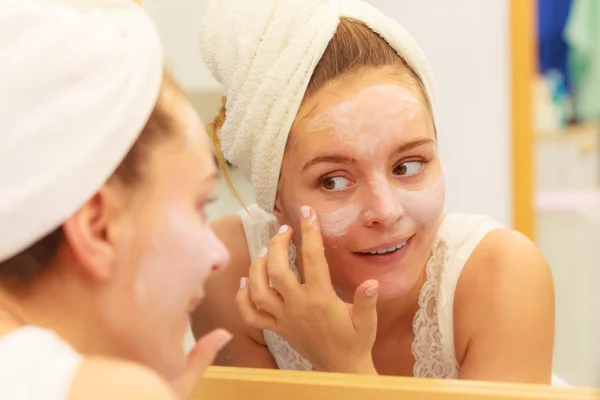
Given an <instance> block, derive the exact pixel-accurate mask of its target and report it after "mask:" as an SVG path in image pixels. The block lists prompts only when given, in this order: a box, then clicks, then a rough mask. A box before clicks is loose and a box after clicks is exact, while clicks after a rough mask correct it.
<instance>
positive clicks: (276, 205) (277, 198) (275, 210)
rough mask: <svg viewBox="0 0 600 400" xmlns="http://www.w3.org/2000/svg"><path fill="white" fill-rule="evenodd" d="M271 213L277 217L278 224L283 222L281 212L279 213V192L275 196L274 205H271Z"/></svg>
mask: <svg viewBox="0 0 600 400" xmlns="http://www.w3.org/2000/svg"><path fill="white" fill-rule="evenodd" d="M273 215H274V216H275V218H277V221H278V222H279V224H281V225H283V224H284V221H283V219H284V218H283V214H282V213H281V197H279V194H277V196H276V197H275V205H274V207H273Z"/></svg>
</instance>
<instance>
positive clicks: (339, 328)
mask: <svg viewBox="0 0 600 400" xmlns="http://www.w3.org/2000/svg"><path fill="white" fill-rule="evenodd" d="M301 229H302V232H301V234H302V253H301V254H302V262H303V267H304V279H305V284H300V283H299V282H298V279H297V278H296V276H295V275H294V273H293V272H292V270H291V269H290V266H289V262H288V244H289V242H290V240H291V238H292V231H291V229H290V228H289V227H287V226H285V225H284V226H282V228H281V229H280V231H279V233H278V234H277V235H275V236H274V237H273V238H272V239H271V242H270V244H269V249H268V250H267V249H264V250H263V254H261V256H260V257H259V258H257V259H256V260H255V261H254V262H253V263H252V265H251V267H250V276H249V278H242V280H241V282H240V291H239V292H238V294H237V296H236V302H237V305H238V308H239V310H240V313H241V314H242V318H243V319H244V321H245V322H246V323H247V324H248V325H251V326H253V327H255V328H259V329H266V330H271V331H273V332H276V333H278V334H279V335H281V336H282V337H283V338H284V339H286V340H287V341H288V343H290V345H292V347H294V349H296V350H297V351H298V352H299V353H300V354H301V355H302V356H303V357H305V358H307V359H308V360H309V361H310V362H311V363H312V364H313V366H314V368H315V370H317V371H329V372H354V373H365V374H376V373H377V371H376V370H375V367H374V366H373V361H372V357H371V349H372V347H373V343H374V342H375V336H376V332H377V311H376V308H375V306H376V304H377V292H378V289H379V286H378V282H377V281H375V280H368V281H365V282H363V283H362V284H361V285H360V286H359V287H358V288H357V289H356V292H355V294H354V304H348V303H345V302H343V301H342V300H341V299H340V298H339V297H338V296H337V294H336V293H335V291H334V289H333V286H332V284H331V278H330V275H329V267H328V265H327V260H326V259H325V253H324V249H323V239H322V236H321V231H320V228H319V223H318V220H317V216H316V214H315V212H314V211H313V210H312V209H310V208H309V207H306V206H305V207H302V223H301ZM269 280H270V282H271V284H272V286H270V284H269Z"/></svg>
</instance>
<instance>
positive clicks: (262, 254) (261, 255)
mask: <svg viewBox="0 0 600 400" xmlns="http://www.w3.org/2000/svg"><path fill="white" fill-rule="evenodd" d="M267 251H268V250H267V248H266V247H263V248H262V249H261V250H260V254H259V255H258V257H259V258H263V257H264V256H266V255H267Z"/></svg>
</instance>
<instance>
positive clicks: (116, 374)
mask: <svg viewBox="0 0 600 400" xmlns="http://www.w3.org/2000/svg"><path fill="white" fill-rule="evenodd" d="M177 398H178V397H177V396H176V394H175V392H174V391H173V390H172V389H171V387H170V386H169V385H168V384H167V382H166V381H165V380H163V379H162V378H161V377H160V376H159V375H158V374H157V373H156V372H155V371H153V370H151V369H150V368H147V367H145V366H143V365H141V364H135V363H132V362H126V361H120V360H116V359H108V358H99V357H90V358H86V359H85V360H84V361H83V363H82V365H81V367H80V368H79V369H78V371H77V372H76V374H75V376H74V378H73V383H72V384H71V389H70V393H69V397H68V399H69V400H84V399H85V400H96V399H97V400H105V399H123V400H125V399H127V400H133V399H140V400H141V399H148V400H175V399H177Z"/></svg>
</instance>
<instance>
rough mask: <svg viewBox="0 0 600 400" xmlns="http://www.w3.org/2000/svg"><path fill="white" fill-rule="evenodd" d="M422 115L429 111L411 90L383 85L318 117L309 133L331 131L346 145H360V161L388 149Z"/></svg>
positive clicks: (374, 87) (372, 88)
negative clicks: (408, 125) (383, 147)
mask: <svg viewBox="0 0 600 400" xmlns="http://www.w3.org/2000/svg"><path fill="white" fill-rule="evenodd" d="M374 105H377V106H376V107H375V106H374ZM420 112H425V109H424V107H423V105H422V104H421V102H420V101H419V99H418V98H417V97H416V96H415V94H414V93H412V92H411V91H410V90H408V89H406V88H404V87H402V86H400V85H395V84H379V85H374V86H370V87H367V88H365V89H363V90H361V91H360V92H359V93H358V94H357V95H356V97H355V98H354V99H352V100H349V101H346V102H344V103H341V104H338V105H337V106H335V107H332V108H330V109H327V110H326V111H324V112H322V113H320V114H319V115H317V116H316V117H314V118H313V119H312V121H311V122H310V123H309V125H308V132H310V134H318V133H317V132H322V131H327V132H328V133H329V134H332V135H335V136H337V137H338V138H339V139H340V141H342V142H344V143H345V144H347V145H349V146H352V147H353V148H354V147H355V146H356V147H355V151H356V153H357V156H358V157H359V158H364V157H368V158H372V157H374V156H375V155H376V153H377V152H378V150H380V148H381V146H382V145H383V146H386V148H387V146H389V142H390V140H391V139H392V138H393V137H394V136H397V135H400V134H402V126H403V125H404V124H406V123H407V122H409V121H412V120H413V119H414V118H415V117H416V116H417V115H418V114H419V113H420ZM368 132H373V133H374V132H376V134H368Z"/></svg>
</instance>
